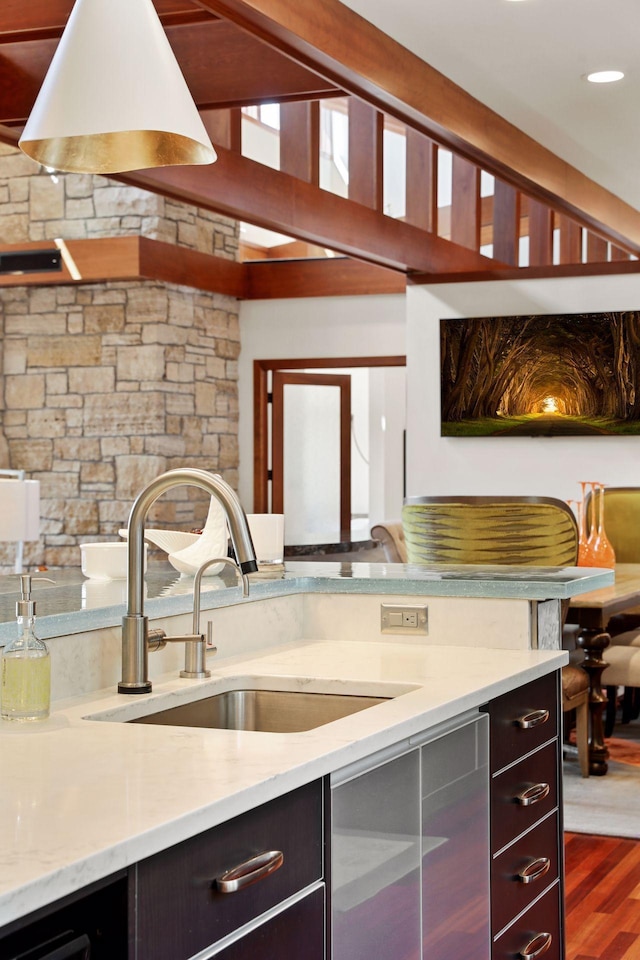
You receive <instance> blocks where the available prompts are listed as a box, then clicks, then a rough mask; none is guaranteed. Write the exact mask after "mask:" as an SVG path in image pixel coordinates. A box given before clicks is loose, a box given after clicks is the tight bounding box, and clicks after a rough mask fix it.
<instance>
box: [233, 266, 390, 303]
mask: <svg viewBox="0 0 640 960" xmlns="http://www.w3.org/2000/svg"><path fill="white" fill-rule="evenodd" d="M245 269H246V285H245V292H244V297H245V299H246V300H269V299H282V298H288V297H355V296H367V295H370V294H394V293H404V292H405V289H406V277H405V276H403V274H401V273H399V272H398V271H396V270H386V269H385V268H384V267H376V266H373V265H372V264H369V263H362V262H361V261H358V260H350V259H349V258H347V257H334V258H331V259H326V260H280V261H273V260H272V261H269V262H265V261H260V260H256V261H252V262H251V263H245Z"/></svg>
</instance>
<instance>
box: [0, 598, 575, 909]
mask: <svg viewBox="0 0 640 960" xmlns="http://www.w3.org/2000/svg"><path fill="white" fill-rule="evenodd" d="M422 587H423V590H424V583H423V584H422ZM403 588H404V590H403V592H407V591H406V581H404V582H403ZM566 660H567V655H566V654H565V653H563V652H562V651H535V650H522V649H519V650H511V649H507V650H505V649H493V648H492V649H486V648H482V647H475V648H472V647H462V646H456V647H451V646H436V645H433V646H431V645H428V646H427V645H424V646H423V645H419V644H415V643H411V644H410V643H406V642H398V641H397V640H396V641H393V642H388V643H387V642H375V643H372V642H366V641H352V642H345V641H339V642H335V641H329V640H312V639H309V640H299V641H296V642H290V643H286V644H281V645H279V646H271V647H269V648H267V649H264V650H262V651H258V652H257V653H256V652H254V653H252V654H251V655H250V656H247V655H244V656H243V657H236V658H233V657H230V658H228V659H226V660H224V661H221V662H220V663H219V664H216V665H215V667H214V672H213V675H212V677H211V679H210V680H203V681H188V680H180V679H177V678H176V677H175V675H172V676H171V677H167V678H163V680H162V682H158V681H156V682H154V692H153V694H152V695H150V696H149V697H144V698H142V700H141V698H139V697H136V698H131V697H123V696H122V695H117V694H115V693H114V692H113V690H112V689H109V690H106V691H102V692H96V693H93V694H90V695H87V696H85V697H82V698H77V699H75V700H70V701H65V702H58V703H56V705H55V707H56V709H55V710H54V712H53V713H52V715H51V717H50V719H49V720H47V721H42V722H38V723H33V724H18V723H12V722H9V721H0V770H1V776H0V810H1V811H2V816H1V817H0V926H2V925H3V924H6V923H8V922H10V921H11V920H13V919H16V918H18V917H21V916H24V915H26V914H28V913H30V912H31V911H33V910H35V909H37V908H38V907H41V906H44V905H46V904H47V903H52V902H54V901H56V900H58V899H59V898H61V897H63V896H65V895H67V894H69V893H71V892H73V891H75V890H78V889H81V888H82V887H84V886H86V885H87V884H90V883H92V882H93V881H95V880H98V879H100V878H103V877H107V876H109V875H110V874H112V873H114V872H116V871H118V870H121V869H122V868H124V867H127V866H128V865H130V864H132V863H135V862H136V861H138V860H140V859H142V858H144V857H147V856H150V855H152V854H154V853H156V852H158V851H160V850H162V849H164V848H166V847H167V846H170V845H172V844H174V843H178V842H180V841H182V840H184V839H186V838H187V837H190V836H194V835H196V834H198V833H200V832H201V831H203V830H206V829H208V828H209V827H212V826H214V825H216V824H218V823H220V822H223V821H225V820H227V819H229V818H231V817H234V816H237V815H238V814H240V813H243V812H245V811H247V810H249V809H251V808H253V807H255V806H257V805H259V804H261V803H264V802H266V801H268V800H271V799H272V798H274V797H276V796H278V795H280V794H282V793H285V792H287V791H288V790H292V789H295V788H296V787H298V786H300V785H302V784H304V783H306V782H309V781H311V780H314V779H316V778H317V777H321V776H324V775H326V774H328V773H330V772H331V771H334V770H338V769H340V768H342V767H344V766H345V765H347V764H349V763H351V762H353V761H356V760H360V759H362V758H364V757H366V756H368V755H370V754H372V753H374V752H375V751H378V750H380V749H383V748H385V747H388V746H391V745H393V744H396V743H398V742H400V741H405V740H406V741H407V742H408V741H409V739H410V738H411V737H413V736H415V735H418V734H420V733H421V732H422V731H424V730H425V729H428V728H430V727H432V726H434V725H437V724H439V723H442V722H445V721H448V720H450V719H451V718H453V717H456V716H458V715H460V714H463V713H465V712H466V711H469V710H473V709H475V708H476V707H478V706H479V705H481V704H483V703H484V702H486V701H487V700H489V699H491V698H493V697H495V696H498V695H500V694H501V693H504V692H505V691H507V690H509V689H512V688H513V687H514V686H518V685H520V684H522V683H526V682H528V681H529V680H532V679H535V678H536V677H538V676H541V675H543V674H545V673H548V672H549V671H551V670H554V669H558V668H559V667H560V666H562V665H563V664H564V663H565V662H566ZM242 677H245V678H246V677H250V678H251V680H252V681H254V682H255V683H254V685H256V686H260V685H264V686H266V685H271V686H280V687H283V686H284V687H287V688H290V689H307V690H315V691H317V692H341V691H343V692H350V693H360V694H373V695H383V694H385V693H388V694H393V695H395V699H390V700H389V701H388V702H386V703H384V704H380V705H378V706H375V707H372V708H371V709H368V710H364V711H362V712H360V713H357V714H354V715H352V716H350V717H346V718H344V719H342V720H337V721H334V722H333V723H330V724H326V725H324V726H323V727H318V728H316V729H315V730H310V731H306V732H303V733H294V734H274V733H252V732H233V731H224V730H207V729H192V728H184V727H168V726H154V725H146V724H126V723H118V722H98V721H94V720H86V719H84V717H86V716H87V715H88V714H95V713H102V714H105V713H106V714H109V713H110V712H111V713H113V711H114V710H117V709H118V708H122V707H123V704H124V709H125V711H126V713H127V716H132V715H134V714H139V713H142V712H149V711H150V709H151V706H152V704H154V703H156V704H159V703H161V704H162V706H163V707H164V706H166V703H165V701H166V700H167V699H169V700H171V701H172V703H171V705H175V703H177V702H178V701H179V700H180V699H185V698H189V699H193V694H194V691H195V690H196V688H197V690H198V692H199V693H201V694H202V695H203V696H204V695H208V694H209V693H213V692H219V691H220V690H222V689H227V688H229V687H231V686H235V685H236V683H237V681H238V679H239V678H242ZM256 678H257V681H256ZM270 678H277V679H275V680H274V679H272V680H270ZM407 690H410V692H407V693H405V692H404V691H407ZM398 694H402V695H398Z"/></svg>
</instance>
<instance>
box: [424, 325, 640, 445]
mask: <svg viewBox="0 0 640 960" xmlns="http://www.w3.org/2000/svg"><path fill="white" fill-rule="evenodd" d="M440 369H441V401H442V417H441V420H442V430H441V433H442V436H446V437H478V436H498V435H499V436H517V435H520V436H587V435H591V436H603V435H610V436H611V435H618V436H619V435H625V434H626V435H628V434H640V310H638V311H635V310H630V311H625V312H618V313H580V314H560V315H555V316H551V315H550V316H546V315H544V316H521V317H479V318H472V319H462V320H441V321H440Z"/></svg>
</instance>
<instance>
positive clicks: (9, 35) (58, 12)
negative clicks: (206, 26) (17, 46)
mask: <svg viewBox="0 0 640 960" xmlns="http://www.w3.org/2000/svg"><path fill="white" fill-rule="evenodd" d="M73 4H74V0H29V2H28V3H25V2H24V0H2V10H1V11H0V44H2V43H14V42H17V41H19V40H42V39H44V38H47V37H60V36H61V34H62V31H63V30H64V28H65V26H66V23H67V20H68V19H69V14H70V13H71V10H72V8H73ZM154 6H155V8H156V11H157V13H158V16H159V17H160V20H161V21H162V23H163V24H164V26H165V27H167V26H170V25H171V24H178V23H201V22H202V21H204V20H211V19H216V17H215V14H212V13H211V12H210V11H207V10H203V9H202V8H201V7H197V6H194V4H193V3H192V0H154Z"/></svg>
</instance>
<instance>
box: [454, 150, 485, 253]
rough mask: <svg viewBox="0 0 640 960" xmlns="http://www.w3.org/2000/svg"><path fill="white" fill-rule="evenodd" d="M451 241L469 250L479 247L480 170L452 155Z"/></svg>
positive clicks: (461, 158)
mask: <svg viewBox="0 0 640 960" xmlns="http://www.w3.org/2000/svg"><path fill="white" fill-rule="evenodd" d="M451 239H452V240H453V242H454V243H459V244H461V245H462V246H463V247H468V248H469V249H470V250H478V249H479V247H480V170H479V169H478V167H477V166H476V165H475V163H469V161H468V160H465V159H464V157H460V156H457V155H456V154H454V155H453V173H452V182H451Z"/></svg>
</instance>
